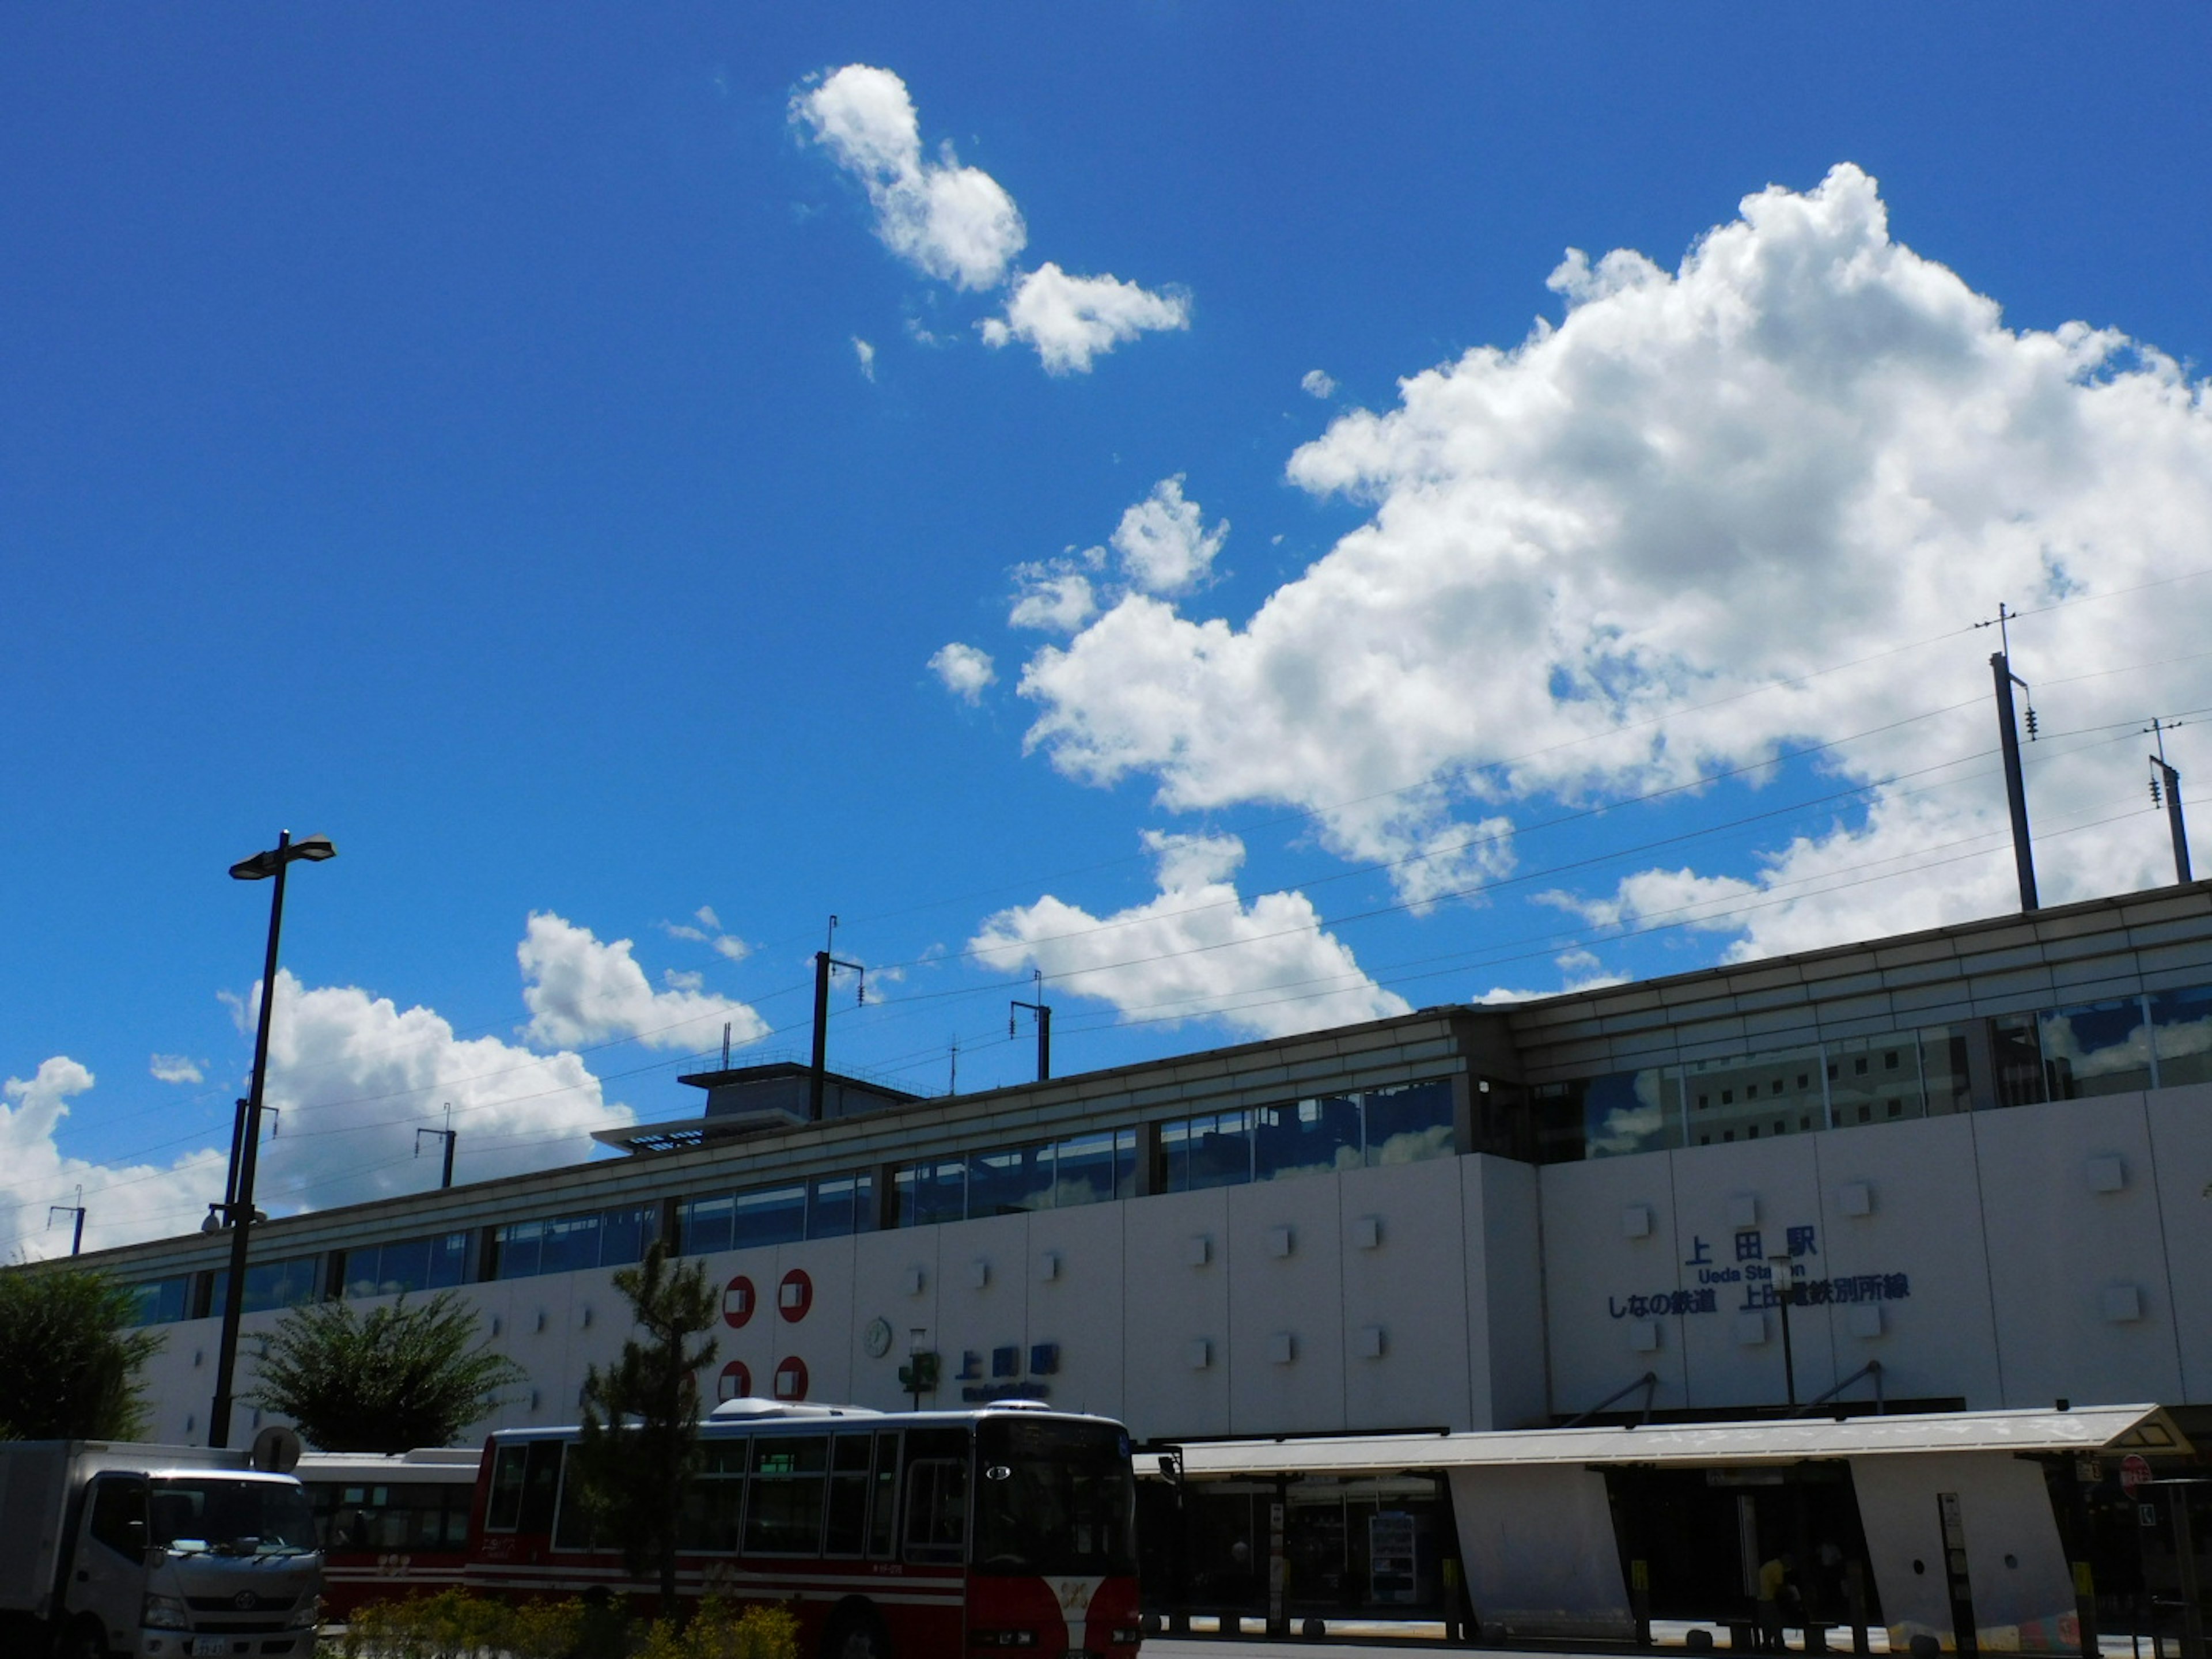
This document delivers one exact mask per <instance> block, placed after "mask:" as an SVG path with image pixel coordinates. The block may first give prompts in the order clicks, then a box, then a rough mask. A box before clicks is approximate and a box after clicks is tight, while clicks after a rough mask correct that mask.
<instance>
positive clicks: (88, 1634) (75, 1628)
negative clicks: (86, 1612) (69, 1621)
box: [54, 1619, 107, 1659]
mask: <svg viewBox="0 0 2212 1659" xmlns="http://www.w3.org/2000/svg"><path fill="white" fill-rule="evenodd" d="M54 1647H55V1651H56V1655H57V1659H107V1629H106V1626H104V1625H102V1624H101V1623H100V1620H97V1619H80V1620H77V1621H76V1623H75V1624H74V1625H72V1626H70V1627H69V1629H68V1630H67V1631H66V1632H64V1633H63V1636H62V1639H61V1640H60V1641H59V1642H58V1643H56V1644H54Z"/></svg>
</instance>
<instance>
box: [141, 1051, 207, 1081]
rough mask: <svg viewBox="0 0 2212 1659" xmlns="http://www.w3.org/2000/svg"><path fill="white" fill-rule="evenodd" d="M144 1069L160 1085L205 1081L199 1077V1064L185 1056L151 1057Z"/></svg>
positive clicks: (162, 1055) (166, 1055)
mask: <svg viewBox="0 0 2212 1659" xmlns="http://www.w3.org/2000/svg"><path fill="white" fill-rule="evenodd" d="M146 1069H147V1070H148V1071H149V1072H151V1073H153V1074H154V1077H155V1079H156V1080H157V1081H159V1082H162V1083H200V1082H204V1081H205V1079H204V1077H203V1076H202V1075H201V1072H200V1066H199V1062H198V1061H197V1060H193V1059H191V1057H190V1056H189V1055H185V1054H155V1055H152V1056H151V1057H150V1058H149V1060H148V1062H147V1066H146Z"/></svg>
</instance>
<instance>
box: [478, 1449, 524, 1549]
mask: <svg viewBox="0 0 2212 1659" xmlns="http://www.w3.org/2000/svg"><path fill="white" fill-rule="evenodd" d="M529 1450H530V1449H529V1448H528V1447H527V1446H519V1445H505V1446H501V1448H500V1449H499V1454H498V1455H497V1456H496V1457H495V1459H494V1460H493V1462H492V1466H491V1504H490V1507H489V1509H487V1510H485V1511H484V1530H485V1531H486V1532H513V1530H514V1528H515V1523H516V1522H519V1521H520V1520H521V1519H522V1468H523V1462H524V1460H525V1459H526V1457H527V1456H528V1455H529Z"/></svg>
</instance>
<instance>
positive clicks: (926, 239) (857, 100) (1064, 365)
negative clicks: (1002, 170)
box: [791, 64, 1190, 380]
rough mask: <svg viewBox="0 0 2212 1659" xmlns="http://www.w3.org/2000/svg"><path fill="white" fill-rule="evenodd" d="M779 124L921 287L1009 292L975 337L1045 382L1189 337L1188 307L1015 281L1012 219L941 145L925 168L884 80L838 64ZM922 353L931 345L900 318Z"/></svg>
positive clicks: (1020, 228)
mask: <svg viewBox="0 0 2212 1659" xmlns="http://www.w3.org/2000/svg"><path fill="white" fill-rule="evenodd" d="M791 118H792V120H793V122H794V123H795V124H797V125H799V126H801V127H803V128H805V130H806V131H807V132H808V133H809V134H810V136H811V137H812V138H813V139H814V141H815V142H816V143H819V144H820V145H822V146H823V148H824V149H827V150H828V151H829V154H830V155H831V156H832V157H833V158H834V159H835V160H836V162H837V164H838V165H839V166H840V167H843V168H844V169H845V170H846V171H847V172H848V173H851V174H852V175H853V176H854V178H855V179H859V180H860V184H861V185H862V186H863V187H864V188H865V189H866V191H867V192H868V201H869V203H870V204H871V205H872V206H873V207H874V209H875V210H876V234H877V235H878V237H879V238H880V239H881V240H882V241H883V244H884V246H886V247H888V248H890V250H891V252H894V253H896V254H897V255H898V256H899V258H902V259H903V260H905V261H906V262H907V263H908V264H910V265H912V266H913V267H914V268H915V270H919V271H920V272H921V273H922V275H924V276H933V277H935V278H936V279H937V280H939V282H945V283H951V284H952V285H953V286H954V287H955V288H960V289H969V290H971V291H979V292H980V291H983V290H987V289H996V288H1000V287H1004V286H1006V285H1007V284H1009V283H1011V284H1012V289H1011V292H1010V293H1009V294H1008V295H1007V296H1006V307H1005V309H1004V310H1003V311H1002V312H1001V313H1000V314H999V315H998V316H995V317H987V318H984V319H981V321H979V322H978V323H977V324H976V325H975V326H976V328H977V329H978V330H979V331H981V334H982V337H983V340H984V343H986V344H987V345H989V346H991V347H993V348H994V349H995V348H998V347H1001V346H1006V345H1009V344H1012V343H1013V342H1014V341H1016V340H1019V341H1021V342H1023V343H1024V344H1026V345H1028V346H1030V347H1031V348H1032V349H1034V350H1035V351H1036V354H1037V358H1038V360H1039V361H1040V362H1042V363H1043V365H1044V367H1045V369H1046V372H1047V373H1048V374H1088V373H1089V372H1090V369H1091V359H1093V358H1094V357H1097V356H1100V355H1101V354H1103V353H1105V352H1109V351H1111V350H1113V349H1114V348H1115V346H1117V345H1120V344H1121V343H1123V342H1125V341H1128V340H1133V339H1135V338H1136V337H1138V336H1139V334H1146V333H1151V332H1156V331H1160V330H1163V329H1180V328H1188V327H1189V326H1190V297H1189V295H1187V294H1184V293H1182V291H1180V290H1167V291H1161V292H1155V291H1153V290H1152V289H1147V288H1144V287H1142V286H1140V285H1139V284H1138V283H1127V282H1123V281H1121V279H1120V278H1119V277H1116V276H1104V275H1101V276H1071V275H1070V274H1069V273H1068V272H1066V271H1065V270H1061V269H1060V266H1059V265H1057V264H1054V263H1053V262H1052V261H1051V260H1049V259H1048V260H1047V261H1045V263H1044V264H1041V265H1039V266H1038V267H1037V268H1036V270H1026V271H1018V270H1015V269H1014V265H1013V262H1014V259H1015V257H1016V256H1017V255H1018V254H1019V253H1020V252H1021V251H1022V249H1023V247H1024V246H1026V245H1027V243H1028V241H1029V230H1028V228H1027V227H1026V226H1024V224H1023V222H1022V216H1021V210H1019V209H1018V208H1017V207H1015V205H1014V198H1013V197H1012V196H1010V195H1008V194H1007V193H1006V189H1005V187H1004V186H1002V185H1000V183H999V181H998V180H997V179H994V178H992V177H991V175H990V174H989V173H985V172H983V171H982V170H981V168H979V167H963V166H961V165H960V160H959V157H958V156H957V155H954V153H953V149H952V144H951V140H949V139H948V140H946V141H945V143H943V144H942V145H940V146H939V150H938V154H937V157H936V159H934V160H932V159H931V158H930V157H929V156H928V155H926V154H925V153H924V152H923V149H922V145H921V117H920V115H919V114H918V113H917V112H915V106H914V99H913V97H912V95H911V94H909V93H908V91H907V85H906V82H904V81H902V80H901V79H900V78H899V77H898V76H896V74H894V73H893V72H892V71H891V70H887V69H876V68H873V67H872V66H870V65H868V64H846V65H845V66H844V67H843V68H842V69H840V70H832V71H830V72H829V74H827V75H825V76H822V77H821V79H820V80H819V81H817V82H815V83H813V84H811V85H810V86H808V87H807V88H805V89H804V90H802V91H800V92H799V93H796V94H793V97H792V100H791ZM908 331H910V332H911V333H913V334H914V335H915V337H916V338H917V339H919V340H921V341H922V342H923V343H926V344H935V343H938V341H939V337H938V336H936V335H935V334H934V333H933V332H931V331H928V330H927V329H924V328H922V327H921V326H920V325H918V324H916V323H915V321H914V320H913V319H908ZM853 346H854V350H855V351H856V352H857V353H858V354H859V355H860V371H861V373H862V374H866V376H867V377H868V378H869V379H870V380H873V379H875V349H874V348H873V347H872V346H871V345H869V344H868V343H866V341H864V340H861V339H860V338H858V337H855V338H854V342H853Z"/></svg>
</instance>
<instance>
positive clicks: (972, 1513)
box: [464, 1399, 1142, 1659]
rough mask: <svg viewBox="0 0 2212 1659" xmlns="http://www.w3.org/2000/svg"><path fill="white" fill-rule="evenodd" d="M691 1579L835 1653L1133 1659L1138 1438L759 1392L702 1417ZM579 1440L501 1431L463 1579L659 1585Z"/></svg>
mask: <svg viewBox="0 0 2212 1659" xmlns="http://www.w3.org/2000/svg"><path fill="white" fill-rule="evenodd" d="M700 1437H701V1440H702V1459H701V1464H700V1470H699V1474H698V1475H697V1477H696V1479H695V1480H693V1481H692V1482H691V1484H690V1487H689V1488H688V1490H687V1491H686V1492H685V1495H684V1507H683V1512H682V1517H681V1533H680V1542H679V1553H678V1589H679V1592H680V1593H681V1594H683V1595H687V1596H706V1595H715V1596H720V1597H722V1598H724V1599H726V1600H727V1601H732V1602H736V1603H745V1602H760V1601H774V1602H779V1603H781V1604H783V1605H785V1606H787V1607H789V1608H790V1609H791V1611H792V1612H793V1613H794V1614H795V1615H796V1616H797V1617H798V1619H799V1643H800V1650H801V1651H802V1652H805V1653H819V1654H821V1655H823V1656H825V1659H934V1656H937V1655H940V1654H958V1653H963V1652H967V1651H970V1650H975V1649H996V1648H1014V1649H1019V1650H1022V1651H1023V1652H1024V1655H1028V1656H1036V1659H1052V1656H1059V1655H1070V1656H1085V1659H1133V1656H1134V1654H1135V1650H1136V1647H1137V1644H1138V1643H1139V1641H1140V1640H1141V1639H1142V1632H1141V1628H1140V1623H1139V1612H1138V1605H1137V1553H1136V1530H1135V1529H1136V1491H1135V1480H1134V1479H1133V1474H1132V1472H1131V1468H1130V1462H1129V1433H1128V1431H1127V1429H1125V1428H1123V1427H1122V1426H1121V1425H1120V1424H1119V1423H1115V1422H1113V1421H1110V1420H1109V1419H1105V1418H1101V1417H1091V1416H1085V1415H1079V1414H1075V1413H1064V1412H1056V1411H1051V1410H1048V1409H1046V1408H1044V1407H1040V1406H1034V1405H1030V1404H1027V1403H1024V1402H1018V1401H1007V1402H1005V1403H1002V1404H999V1405H994V1406H985V1407H977V1408H975V1409H974V1410H969V1411H942V1412H939V1411H923V1412H901V1413H896V1414H892V1413H881V1412H875V1411H871V1410H867V1409H866V1408H863V1407H837V1406H823V1405H802V1404H793V1403H789V1402H785V1401H769V1400H756V1399H742V1400H732V1401H726V1402H725V1403H724V1404H722V1405H721V1406H719V1407H716V1408H715V1410H714V1414H713V1415H712V1416H711V1417H710V1418H708V1420H707V1421H706V1422H704V1423H702V1425H700ZM576 1438H577V1431H575V1430H574V1429H573V1428H567V1429H511V1430H501V1431H498V1432H496V1433H495V1434H494V1435H493V1436H492V1437H491V1438H490V1440H489V1442H488V1443H486V1445H485V1447H484V1450H483V1462H482V1466H481V1468H480V1470H479V1472H478V1475H477V1495H476V1505H475V1510H474V1514H473V1520H472V1523H471V1539H472V1547H471V1556H470V1559H469V1563H468V1566H467V1568H466V1570H465V1574H464V1582H465V1583H466V1585H467V1586H468V1587H469V1588H470V1589H475V1590H480V1591H484V1592H489V1593H491V1594H495V1595H503V1596H509V1597H521V1596H569V1595H579V1594H582V1593H586V1592H591V1591H596V1592H598V1593H599V1594H600V1595H611V1596H617V1597H620V1596H637V1597H643V1596H646V1595H650V1594H652V1593H653V1591H654V1590H655V1589H656V1588H657V1586H656V1583H654V1582H653V1579H652V1577H651V1575H650V1574H649V1573H648V1574H647V1576H644V1577H633V1576H632V1575H631V1574H630V1573H629V1571H628V1570H627V1569H626V1568H625V1566H624V1565H623V1558H622V1553H621V1552H620V1550H619V1549H617V1548H616V1547H613V1546H612V1545H611V1544H609V1543H607V1542H605V1541H601V1540H599V1539H596V1538H594V1537H593V1536H592V1528H591V1524H590V1522H589V1520H588V1518H587V1517H586V1514H585V1512H584V1509H583V1505H582V1504H580V1502H579V1501H578V1498H577V1495H576V1492H575V1491H574V1485H573V1483H572V1482H570V1481H569V1480H567V1479H566V1474H567V1455H568V1449H569V1447H571V1446H572V1445H574V1443H575V1441H576Z"/></svg>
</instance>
